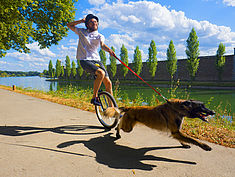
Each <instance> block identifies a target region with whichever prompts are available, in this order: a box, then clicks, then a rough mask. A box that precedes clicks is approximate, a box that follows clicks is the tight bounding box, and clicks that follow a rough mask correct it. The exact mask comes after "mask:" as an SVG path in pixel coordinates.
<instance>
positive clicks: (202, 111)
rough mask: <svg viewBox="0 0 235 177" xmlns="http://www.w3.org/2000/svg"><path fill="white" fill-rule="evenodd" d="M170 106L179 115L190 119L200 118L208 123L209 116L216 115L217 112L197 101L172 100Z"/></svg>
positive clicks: (169, 102)
mask: <svg viewBox="0 0 235 177" xmlns="http://www.w3.org/2000/svg"><path fill="white" fill-rule="evenodd" d="M168 104H169V105H170V106H171V107H172V108H173V109H174V110H175V111H177V112H178V113H179V114H181V115H183V116H185V117H188V118H200V119H201V120H203V121H205V122H208V121H207V116H209V115H214V114H215V112H214V111H212V110H210V109H208V108H206V107H205V105H204V103H203V102H201V101H196V100H180V99H172V100H169V101H168Z"/></svg>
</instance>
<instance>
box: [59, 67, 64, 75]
mask: <svg viewBox="0 0 235 177" xmlns="http://www.w3.org/2000/svg"><path fill="white" fill-rule="evenodd" d="M60 76H61V77H64V66H63V65H61V73H60Z"/></svg>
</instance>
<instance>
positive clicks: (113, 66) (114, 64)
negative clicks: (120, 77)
mask: <svg viewBox="0 0 235 177" xmlns="http://www.w3.org/2000/svg"><path fill="white" fill-rule="evenodd" d="M111 49H112V50H113V51H114V52H115V49H114V47H113V46H112V47H111ZM109 59H110V71H111V73H112V76H113V77H114V76H115V75H116V73H117V59H116V58H115V57H113V56H110V57H109Z"/></svg>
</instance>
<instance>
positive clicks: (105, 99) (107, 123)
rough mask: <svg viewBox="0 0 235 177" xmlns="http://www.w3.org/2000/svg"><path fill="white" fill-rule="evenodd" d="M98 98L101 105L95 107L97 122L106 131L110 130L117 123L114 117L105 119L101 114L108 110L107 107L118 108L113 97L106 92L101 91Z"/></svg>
mask: <svg viewBox="0 0 235 177" xmlns="http://www.w3.org/2000/svg"><path fill="white" fill-rule="evenodd" d="M98 98H99V101H100V103H101V106H97V105H95V111H96V115H97V118H98V120H99V122H100V123H101V124H102V125H103V126H104V127H105V128H107V129H112V128H114V127H115V126H116V125H117V123H118V119H117V118H115V117H105V116H104V114H103V112H104V111H105V110H106V109H107V108H108V107H112V106H113V107H118V106H117V103H116V101H115V99H114V98H113V96H112V95H111V94H110V93H108V92H106V91H101V92H99V93H98Z"/></svg>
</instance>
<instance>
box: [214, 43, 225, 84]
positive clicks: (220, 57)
mask: <svg viewBox="0 0 235 177" xmlns="http://www.w3.org/2000/svg"><path fill="white" fill-rule="evenodd" d="M224 54H225V45H223V43H220V44H219V47H218V49H217V52H216V69H217V71H218V78H219V81H221V80H222V73H223V71H224V69H223V68H224V65H225V56H224Z"/></svg>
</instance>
